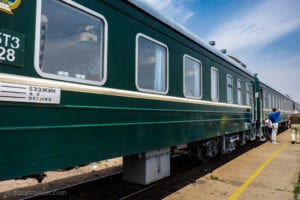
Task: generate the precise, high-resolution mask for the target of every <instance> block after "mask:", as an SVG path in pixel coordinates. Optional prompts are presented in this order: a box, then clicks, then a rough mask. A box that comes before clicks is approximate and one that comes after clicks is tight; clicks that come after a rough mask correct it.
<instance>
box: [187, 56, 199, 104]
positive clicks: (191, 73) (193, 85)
mask: <svg viewBox="0 0 300 200" xmlns="http://www.w3.org/2000/svg"><path fill="white" fill-rule="evenodd" d="M183 68H184V70H183V73H184V92H183V93H184V96H186V97H191V98H196V99H200V98H201V96H202V75H201V71H202V70H201V62H200V61H199V60H197V59H195V58H192V57H190V56H188V55H185V56H184V61H183Z"/></svg>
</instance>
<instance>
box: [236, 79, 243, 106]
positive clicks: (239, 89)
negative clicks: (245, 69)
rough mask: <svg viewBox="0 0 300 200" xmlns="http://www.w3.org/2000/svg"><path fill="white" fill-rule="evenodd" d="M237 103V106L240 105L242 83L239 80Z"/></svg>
mask: <svg viewBox="0 0 300 200" xmlns="http://www.w3.org/2000/svg"><path fill="white" fill-rule="evenodd" d="M237 102H238V104H242V103H243V101H242V81H241V80H240V79H238V80H237Z"/></svg>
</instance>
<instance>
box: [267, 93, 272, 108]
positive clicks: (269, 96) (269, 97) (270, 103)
mask: <svg viewBox="0 0 300 200" xmlns="http://www.w3.org/2000/svg"><path fill="white" fill-rule="evenodd" d="M268 100H269V106H268V108H269V109H271V108H272V101H271V94H270V93H269V95H268Z"/></svg>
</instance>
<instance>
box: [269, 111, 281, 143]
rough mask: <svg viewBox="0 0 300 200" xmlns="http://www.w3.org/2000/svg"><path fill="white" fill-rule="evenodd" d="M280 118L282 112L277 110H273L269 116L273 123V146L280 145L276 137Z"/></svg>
mask: <svg viewBox="0 0 300 200" xmlns="http://www.w3.org/2000/svg"><path fill="white" fill-rule="evenodd" d="M279 116H280V112H279V111H277V110H276V108H273V109H272V112H271V113H270V114H269V119H270V120H271V121H272V136H271V141H272V144H278V143H277V141H276V136H277V131H278V123H279Z"/></svg>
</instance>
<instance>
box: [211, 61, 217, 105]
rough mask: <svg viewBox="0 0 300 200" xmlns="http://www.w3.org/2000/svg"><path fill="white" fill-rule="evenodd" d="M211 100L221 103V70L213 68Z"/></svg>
mask: <svg viewBox="0 0 300 200" xmlns="http://www.w3.org/2000/svg"><path fill="white" fill-rule="evenodd" d="M210 71H211V79H210V83H211V100H213V101H219V70H218V69H217V68H215V67H211V70H210Z"/></svg>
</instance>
